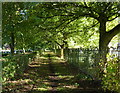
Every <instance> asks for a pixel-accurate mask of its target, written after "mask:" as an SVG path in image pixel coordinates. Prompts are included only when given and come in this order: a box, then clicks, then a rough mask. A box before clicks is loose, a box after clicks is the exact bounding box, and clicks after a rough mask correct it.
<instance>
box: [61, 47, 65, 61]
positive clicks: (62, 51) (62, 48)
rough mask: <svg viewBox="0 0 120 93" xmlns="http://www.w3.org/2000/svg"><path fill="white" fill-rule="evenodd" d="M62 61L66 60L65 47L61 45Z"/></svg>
mask: <svg viewBox="0 0 120 93" xmlns="http://www.w3.org/2000/svg"><path fill="white" fill-rule="evenodd" d="M61 59H64V45H61Z"/></svg>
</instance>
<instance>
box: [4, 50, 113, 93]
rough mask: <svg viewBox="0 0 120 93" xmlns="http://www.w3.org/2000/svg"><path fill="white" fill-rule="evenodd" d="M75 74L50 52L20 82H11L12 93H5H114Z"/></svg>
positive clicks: (30, 68) (32, 65)
mask: <svg viewBox="0 0 120 93" xmlns="http://www.w3.org/2000/svg"><path fill="white" fill-rule="evenodd" d="M75 72H76V71H75V69H71V68H70V67H69V65H68V64H67V62H65V61H63V60H61V59H60V58H58V57H56V56H55V55H54V54H53V53H51V52H49V53H46V55H44V56H43V57H39V58H36V59H35V61H33V62H31V63H30V64H29V68H28V69H27V70H26V71H25V73H24V75H23V76H22V77H21V79H20V80H18V81H11V82H9V83H10V86H9V90H11V91H6V92H5V93H112V92H104V91H103V90H102V89H101V87H100V82H98V81H92V80H78V78H77V77H76V76H77V74H76V73H75ZM4 89H5V88H4Z"/></svg>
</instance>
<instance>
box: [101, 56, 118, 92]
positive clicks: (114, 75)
mask: <svg viewBox="0 0 120 93" xmlns="http://www.w3.org/2000/svg"><path fill="white" fill-rule="evenodd" d="M119 66H120V60H118V58H114V59H110V60H109V61H108V62H107V68H106V72H105V74H104V77H103V79H102V80H103V82H102V84H103V88H104V89H109V90H113V91H118V92H120V78H119V76H120V71H119V70H120V69H119Z"/></svg>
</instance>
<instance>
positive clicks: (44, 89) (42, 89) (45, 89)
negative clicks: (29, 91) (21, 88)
mask: <svg viewBox="0 0 120 93" xmlns="http://www.w3.org/2000/svg"><path fill="white" fill-rule="evenodd" d="M33 90H39V91H47V90H48V89H47V88H34V89H33Z"/></svg>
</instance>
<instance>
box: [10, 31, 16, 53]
mask: <svg viewBox="0 0 120 93" xmlns="http://www.w3.org/2000/svg"><path fill="white" fill-rule="evenodd" d="M14 44H15V37H14V33H13V32H12V33H11V43H10V48H11V55H14V46H15V45H14Z"/></svg>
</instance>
